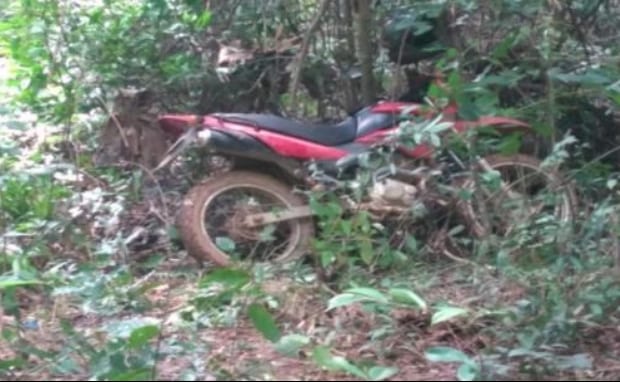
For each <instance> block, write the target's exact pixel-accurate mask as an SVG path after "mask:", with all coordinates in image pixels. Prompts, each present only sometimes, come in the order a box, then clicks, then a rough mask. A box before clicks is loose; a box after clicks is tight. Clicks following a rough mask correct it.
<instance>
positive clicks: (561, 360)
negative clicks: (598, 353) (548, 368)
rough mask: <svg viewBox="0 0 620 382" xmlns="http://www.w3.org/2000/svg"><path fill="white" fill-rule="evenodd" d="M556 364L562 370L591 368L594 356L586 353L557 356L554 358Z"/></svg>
mask: <svg viewBox="0 0 620 382" xmlns="http://www.w3.org/2000/svg"><path fill="white" fill-rule="evenodd" d="M554 363H555V366H556V367H557V368H559V369H562V370H571V369H572V370H577V369H582V370H584V369H591V368H592V358H591V357H590V356H589V355H588V354H585V353H581V354H574V355H571V356H557V357H555V359H554Z"/></svg>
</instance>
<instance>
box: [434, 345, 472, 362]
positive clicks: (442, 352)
mask: <svg viewBox="0 0 620 382" xmlns="http://www.w3.org/2000/svg"><path fill="white" fill-rule="evenodd" d="M424 354H425V356H426V359H428V360H429V361H431V362H467V361H469V357H468V356H467V354H465V353H463V352H462V351H460V350H458V349H454V348H450V347H445V346H437V347H433V348H430V349H428V350H427V351H426V352H425V353H424Z"/></svg>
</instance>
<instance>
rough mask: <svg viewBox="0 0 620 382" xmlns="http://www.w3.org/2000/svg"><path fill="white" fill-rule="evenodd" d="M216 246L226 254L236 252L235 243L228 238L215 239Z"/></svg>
mask: <svg viewBox="0 0 620 382" xmlns="http://www.w3.org/2000/svg"><path fill="white" fill-rule="evenodd" d="M215 244H216V245H217V247H218V248H219V249H221V250H222V251H224V252H231V251H234V250H235V247H236V246H235V242H234V241H232V240H231V239H230V238H228V237H218V238H216V239H215Z"/></svg>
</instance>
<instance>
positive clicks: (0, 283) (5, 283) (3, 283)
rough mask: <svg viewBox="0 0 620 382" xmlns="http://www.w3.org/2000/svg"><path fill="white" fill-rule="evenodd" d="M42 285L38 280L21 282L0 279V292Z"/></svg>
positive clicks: (11, 279) (9, 278) (12, 278)
mask: <svg viewBox="0 0 620 382" xmlns="http://www.w3.org/2000/svg"><path fill="white" fill-rule="evenodd" d="M37 284H43V282H42V281H40V280H21V279H18V278H14V277H0V290H2V289H7V288H13V287H18V286H27V285H37Z"/></svg>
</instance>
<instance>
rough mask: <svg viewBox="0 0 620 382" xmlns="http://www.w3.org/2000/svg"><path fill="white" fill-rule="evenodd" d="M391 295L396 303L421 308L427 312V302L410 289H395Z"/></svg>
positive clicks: (391, 291)
mask: <svg viewBox="0 0 620 382" xmlns="http://www.w3.org/2000/svg"><path fill="white" fill-rule="evenodd" d="M390 295H391V296H392V298H393V299H394V300H395V301H396V302H400V303H404V304H408V305H414V306H417V307H419V308H421V309H422V310H426V309H427V308H428V307H427V305H426V302H425V301H424V300H423V299H422V298H421V297H420V296H418V295H417V294H416V293H414V292H413V291H411V290H409V289H404V288H393V289H390Z"/></svg>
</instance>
